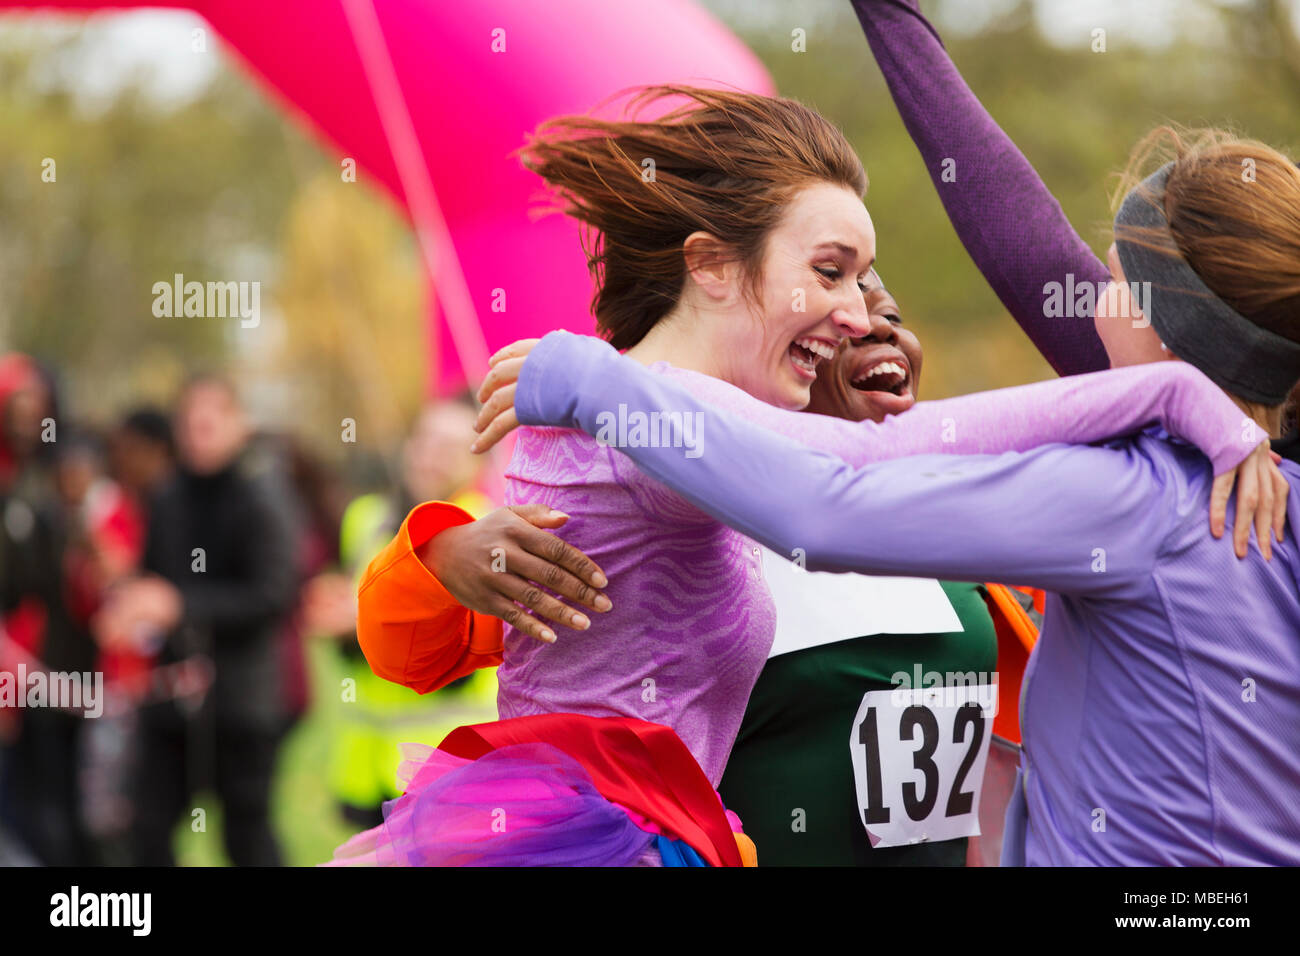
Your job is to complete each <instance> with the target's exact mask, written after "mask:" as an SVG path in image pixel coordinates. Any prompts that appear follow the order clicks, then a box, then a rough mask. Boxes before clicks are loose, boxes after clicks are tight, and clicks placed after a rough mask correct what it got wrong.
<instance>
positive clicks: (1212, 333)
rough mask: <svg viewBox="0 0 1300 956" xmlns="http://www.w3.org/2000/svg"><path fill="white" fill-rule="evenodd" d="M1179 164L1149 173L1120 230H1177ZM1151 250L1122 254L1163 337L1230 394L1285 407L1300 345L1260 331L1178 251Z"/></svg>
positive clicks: (1125, 247) (1298, 377)
mask: <svg viewBox="0 0 1300 956" xmlns="http://www.w3.org/2000/svg"><path fill="white" fill-rule="evenodd" d="M1173 168H1174V164H1173V163H1167V164H1165V165H1164V166H1162V167H1161V168H1160V169H1158V170H1156V172H1155V173H1153V174H1152V175H1150V176H1148V177H1147V178H1146V179H1145V180H1143V181H1142V182H1141V183H1140V184H1139V185H1138V186H1137V187H1135V188H1134V189H1133V191H1132V192H1130V193H1129V194H1128V195H1127V196H1126V197H1124V203H1123V204H1122V205H1121V206H1120V207H1119V213H1118V214H1117V215H1116V216H1115V225H1116V227H1119V226H1136V227H1139V228H1143V229H1152V230H1161V231H1163V232H1164V233H1165V234H1168V233H1169V220H1168V219H1167V218H1166V217H1165V211H1164V195H1165V185H1166V184H1167V183H1168V181H1169V173H1170V171H1171V170H1172V169H1173ZM1168 248H1169V249H1170V250H1171V252H1168V253H1166V252H1161V251H1158V250H1156V249H1149V248H1147V247H1146V246H1143V245H1140V244H1138V243H1136V242H1130V241H1127V240H1125V239H1122V238H1120V235H1119V229H1118V228H1116V236H1115V251H1116V252H1117V253H1118V255H1119V262H1120V265H1121V266H1123V268H1124V277H1125V279H1126V280H1127V281H1128V282H1130V283H1135V282H1136V283H1142V284H1143V291H1144V293H1145V295H1144V296H1143V297H1142V298H1141V299H1140V300H1139V301H1140V304H1141V308H1142V312H1143V314H1144V315H1145V316H1146V317H1147V319H1148V320H1149V321H1150V323H1151V325H1152V327H1153V328H1154V329H1155V330H1156V334H1157V335H1159V336H1160V340H1161V341H1162V342H1164V344H1165V345H1166V346H1167V347H1168V348H1169V349H1170V350H1171V351H1172V352H1173V353H1174V354H1175V355H1177V356H1178V357H1179V358H1181V359H1183V360H1184V361H1185V362H1189V363H1191V364H1192V365H1195V366H1196V367H1197V368H1199V369H1200V370H1201V371H1202V372H1204V373H1205V374H1206V375H1207V376H1208V377H1209V378H1210V380H1211V381H1213V382H1214V383H1215V384H1216V385H1218V386H1219V387H1220V388H1223V389H1224V390H1226V391H1228V392H1231V393H1232V394H1233V395H1237V396H1239V397H1240V398H1244V399H1246V400H1247V401H1250V402H1260V403H1262V404H1265V405H1281V404H1282V403H1283V402H1284V401H1286V398H1287V395H1289V394H1290V392H1291V389H1292V388H1294V387H1295V384H1296V382H1297V381H1300V342H1293V341H1291V340H1290V339H1287V338H1283V337H1282V336H1280V335H1278V334H1276V333H1274V332H1270V331H1269V330H1268V329H1263V328H1260V327H1259V326H1258V325H1256V324H1255V323H1253V322H1251V321H1250V320H1249V319H1247V318H1244V317H1243V316H1242V315H1241V314H1240V313H1238V312H1237V311H1236V310H1235V309H1233V308H1232V307H1231V306H1230V305H1228V303H1226V302H1224V301H1223V300H1222V299H1220V298H1219V297H1218V296H1217V295H1215V294H1214V293H1213V292H1212V291H1210V288H1209V287H1208V286H1207V285H1206V284H1205V283H1204V282H1203V281H1201V277H1200V276H1198V275H1197V274H1196V272H1195V271H1193V269H1192V267H1191V266H1189V265H1188V264H1187V260H1186V259H1184V258H1183V257H1182V256H1181V255H1180V254H1179V253H1178V247H1177V245H1176V244H1175V243H1174V241H1173V237H1172V236H1169V244H1168Z"/></svg>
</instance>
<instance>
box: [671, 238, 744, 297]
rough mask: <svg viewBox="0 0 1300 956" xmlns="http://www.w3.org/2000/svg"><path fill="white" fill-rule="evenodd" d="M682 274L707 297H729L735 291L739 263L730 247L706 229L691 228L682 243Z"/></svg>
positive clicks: (736, 289) (737, 284) (739, 271)
mask: <svg viewBox="0 0 1300 956" xmlns="http://www.w3.org/2000/svg"><path fill="white" fill-rule="evenodd" d="M682 256H683V257H684V259H685V261H686V276H687V278H688V279H690V280H691V281H692V282H694V283H695V284H696V285H697V286H699V287H700V290H701V291H702V292H703V293H704V294H705V295H707V296H708V297H709V298H711V299H719V300H721V299H729V298H731V297H732V296H733V295H735V294H736V293H737V292H738V291H739V279H740V273H741V269H740V263H739V262H738V261H737V260H736V258H735V254H734V252H733V250H732V249H731V247H730V246H729V245H727V244H726V243H725V242H723V241H722V240H721V239H719V238H718V237H717V236H715V235H713V234H711V233H707V232H693V233H691V234H690V235H689V236H687V237H686V241H685V242H684V243H682Z"/></svg>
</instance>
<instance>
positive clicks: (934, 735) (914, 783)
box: [849, 684, 997, 847]
mask: <svg viewBox="0 0 1300 956" xmlns="http://www.w3.org/2000/svg"><path fill="white" fill-rule="evenodd" d="M996 710H997V685H996V684H981V685H978V686H962V687H926V688H920V689H916V690H913V689H910V688H908V689H902V688H900V689H896V690H876V691H871V692H869V693H867V694H864V695H863V697H862V703H861V705H859V707H858V713H857V716H856V717H855V718H854V720H853V731H852V734H851V736H850V737H849V751H850V753H851V754H852V757H853V781H854V784H855V785H856V787H857V792H858V818H859V819H860V820H861V821H862V823H863V825H864V826H865V827H866V828H867V837H868V838H869V839H870V840H871V845H872V846H873V847H887V846H907V845H908V844H912V843H933V842H937V841H939V840H953V839H956V838H958V837H965V836H976V835H978V834H979V832H980V827H979V809H980V807H979V803H980V784H981V783H982V782H983V780H984V763H985V761H986V760H987V758H988V753H989V740H990V739H991V738H992V736H993V715H994V714H995V712H996Z"/></svg>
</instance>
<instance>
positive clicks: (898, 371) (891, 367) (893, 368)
mask: <svg viewBox="0 0 1300 956" xmlns="http://www.w3.org/2000/svg"><path fill="white" fill-rule="evenodd" d="M891 372H892V373H893V374H894V375H901V376H903V377H904V378H906V377H907V370H906V369H904V368H903V366H901V365H899V364H898V363H897V362H881V363H880V364H879V365H877V366H876V367H875V368H873V369H871V371H869V372H867V374H866V375H859V376H858V377H857V378H855V379H854V380H853V383H854V384H855V385H856V384H857V383H859V382H865V381H866V380H867V379H869V378H873V377H875V376H876V375H885V374H887V373H891Z"/></svg>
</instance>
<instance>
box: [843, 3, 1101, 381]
mask: <svg viewBox="0 0 1300 956" xmlns="http://www.w3.org/2000/svg"><path fill="white" fill-rule="evenodd" d="M853 7H854V9H855V10H856V11H857V14H858V19H859V20H860V21H861V23H862V28H863V30H864V31H865V32H866V35H867V41H868V42H869V43H870V44H871V50H872V52H873V53H874V54H875V57H876V62H877V63H878V64H879V65H880V70H881V72H882V73H883V74H884V76H885V82H886V83H887V84H888V86H889V92H890V94H891V95H892V96H893V98H894V104H895V105H896V106H897V107H898V112H899V114H900V115H901V116H902V118H903V124H904V125H905V126H906V127H907V131H908V133H909V134H911V137H912V140H913V141H914V142H915V143H916V147H917V149H919V150H920V151H921V157H922V159H923V160H924V161H925V166H926V169H928V170H929V172H930V178H931V179H932V180H933V182H934V188H935V189H936V190H937V191H938V193H939V198H940V200H941V201H942V202H943V206H944V209H945V210H946V211H947V213H948V218H949V219H950V220H951V222H952V225H953V228H954V229H955V230H956V232H957V235H958V237H959V238H960V239H961V241H962V245H964V246H965V247H966V251H967V252H968V253H969V254H970V256H971V258H972V259H973V260H974V261H975V265H976V266H978V267H979V270H980V272H981V273H982V274H983V275H984V278H985V280H987V281H988V283H989V285H990V286H992V288H993V291H994V292H996V293H997V294H998V298H1000V299H1001V300H1002V304H1003V305H1005V306H1006V308H1007V310H1008V311H1009V312H1010V313H1011V315H1012V316H1013V317H1014V318H1015V320H1016V321H1017V322H1018V323H1019V324H1020V327H1021V328H1023V329H1024V330H1025V333H1026V334H1027V335H1028V336H1029V338H1030V339H1031V340H1032V341H1033V343H1034V345H1035V346H1036V347H1037V348H1038V350H1039V351H1040V352H1041V353H1042V354H1043V357H1044V358H1046V359H1047V361H1048V362H1050V363H1051V365H1052V368H1054V369H1055V370H1056V372H1057V373H1058V374H1060V375H1076V374H1079V373H1081V372H1096V371H1100V370H1101V369H1104V368H1107V367H1108V366H1109V365H1110V362H1109V360H1108V359H1107V358H1106V352H1105V349H1103V348H1102V344H1101V339H1099V338H1098V337H1097V331H1096V329H1095V327H1094V326H1093V321H1092V314H1091V308H1090V307H1088V305H1087V300H1086V299H1084V300H1083V305H1084V309H1083V310H1082V311H1081V312H1080V311H1078V310H1074V311H1075V314H1074V315H1067V316H1060V317H1057V316H1052V315H1049V314H1048V313H1049V311H1050V310H1048V309H1047V308H1046V307H1045V305H1046V300H1047V298H1048V295H1049V293H1048V292H1047V291H1046V290H1047V289H1048V288H1049V287H1050V286H1051V285H1052V284H1053V283H1055V284H1057V285H1058V286H1059V288H1060V289H1061V290H1063V291H1064V290H1066V289H1079V288H1082V287H1083V286H1084V285H1085V284H1087V285H1091V286H1092V287H1093V289H1094V290H1095V289H1096V288H1097V285H1098V284H1100V285H1102V286H1104V285H1105V284H1106V283H1107V282H1108V281H1109V279H1110V274H1109V272H1108V271H1107V269H1106V267H1105V266H1104V265H1103V264H1102V263H1101V261H1100V260H1099V259H1098V258H1097V257H1096V256H1095V255H1094V254H1093V252H1092V250H1091V249H1090V248H1089V247H1088V244H1087V243H1086V242H1084V241H1083V239H1082V238H1080V236H1079V234H1078V233H1077V232H1075V230H1074V227H1073V226H1071V225H1070V222H1069V220H1067V219H1066V218H1065V214H1064V213H1063V212H1062V211H1061V206H1060V204H1059V203H1058V202H1057V201H1056V198H1055V197H1054V196H1053V195H1052V194H1051V192H1050V191H1048V189H1047V187H1046V186H1045V185H1044V184H1043V181H1042V180H1041V179H1040V178H1039V176H1038V173H1036V172H1035V171H1034V168H1033V166H1031V165H1030V164H1029V161H1028V160H1027V159H1025V157H1024V154H1022V153H1021V152H1020V150H1019V149H1017V148H1016V144H1015V143H1013V142H1012V141H1011V139H1010V137H1008V136H1007V134H1006V133H1004V132H1003V131H1002V130H1001V129H1000V128H999V127H998V125H997V123H995V122H994V121H993V118H992V117H991V116H989V114H988V111H987V110H985V109H984V107H983V106H982V105H981V104H980V101H979V100H978V99H977V98H976V97H975V94H974V93H972V92H971V90H970V88H969V87H968V86H967V85H966V81H965V80H963V79H962V77H961V74H960V73H959V72H957V68H956V66H954V65H953V63H952V60H950V59H949V58H948V53H947V51H946V50H944V48H943V44H942V43H941V42H940V40H939V36H938V34H937V33H935V31H934V28H933V27H932V26H931V25H930V24H929V22H927V21H926V19H925V18H924V17H923V16H922V15H921V13H920V11H919V10H918V9H917V5H916V3H915V0H854V2H853ZM886 188H887V187H886ZM1094 298H1095V296H1094Z"/></svg>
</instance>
